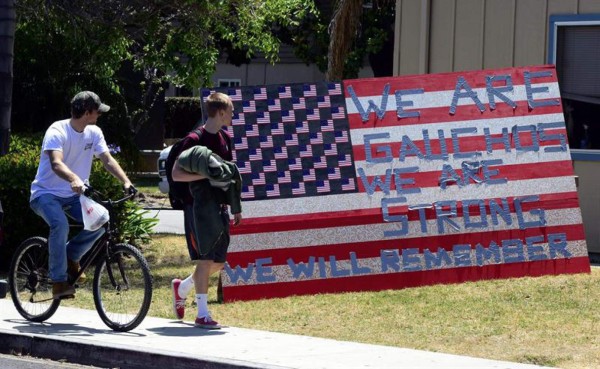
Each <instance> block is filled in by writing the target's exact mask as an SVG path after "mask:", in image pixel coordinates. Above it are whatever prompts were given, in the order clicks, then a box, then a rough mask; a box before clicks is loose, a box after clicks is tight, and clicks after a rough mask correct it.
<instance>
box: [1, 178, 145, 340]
mask: <svg viewBox="0 0 600 369" xmlns="http://www.w3.org/2000/svg"><path fill="white" fill-rule="evenodd" d="M85 194H86V195H88V196H90V197H91V198H93V199H94V200H96V201H97V202H98V203H100V204H101V205H103V206H104V207H106V208H107V209H108V211H109V214H110V220H109V221H108V222H106V223H105V224H104V225H103V227H104V230H105V232H104V234H103V235H102V236H101V237H100V238H99V239H98V240H97V241H96V242H94V245H93V246H92V247H91V248H90V250H89V251H88V252H87V253H86V254H85V255H84V257H83V258H82V260H81V261H80V271H79V273H78V274H77V275H75V276H70V277H69V284H70V285H72V286H77V285H76V281H77V280H78V279H79V277H80V276H81V275H82V274H83V273H84V272H85V271H86V270H87V269H88V268H89V267H90V266H91V265H92V264H96V269H95V272H94V277H93V280H92V291H93V296H94V305H95V307H96V310H97V311H98V314H99V315H100V318H101V319H102V321H103V322H104V324H106V325H107V326H108V327H109V328H111V329H113V330H115V331H119V332H127V331H130V330H132V329H134V328H136V327H137V326H138V325H139V324H140V323H141V322H142V320H144V318H145V317H146V314H147V313H148V309H149V308H150V302H151V301H152V276H151V275H150V269H149V267H148V262H147V261H146V259H145V258H144V256H143V255H142V254H141V253H140V251H139V250H138V249H137V248H135V247H134V246H132V245H130V244H127V243H117V238H118V237H117V236H118V234H119V230H118V229H117V227H116V224H115V221H114V219H115V216H114V208H115V206H117V205H119V204H121V203H123V202H125V201H127V200H129V199H131V198H133V197H134V196H135V194H136V191H135V189H134V191H132V193H130V194H128V195H126V196H125V197H123V198H121V199H119V200H116V201H113V200H110V199H108V200H101V196H102V194H101V193H99V192H98V191H95V190H93V189H92V188H91V187H88V188H87V189H86V191H85ZM48 270H49V268H48V241H47V240H46V238H44V237H31V238H28V239H27V240H25V241H24V242H23V243H22V244H21V245H20V246H19V247H18V249H17V250H16V251H15V254H14V256H13V258H12V262H11V264H10V272H9V273H10V274H9V285H10V294H11V297H12V301H13V303H14V305H15V307H16V308H17V310H18V312H19V314H21V316H23V317H24V318H25V319H27V320H29V321H33V322H43V321H45V320H47V319H49V318H50V317H51V316H52V315H53V314H54V313H55V312H56V310H57V309H58V306H59V305H60V302H61V300H60V299H53V297H52V282H51V281H50V278H49V275H48Z"/></svg>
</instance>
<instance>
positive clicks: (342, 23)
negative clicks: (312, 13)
mask: <svg viewBox="0 0 600 369" xmlns="http://www.w3.org/2000/svg"><path fill="white" fill-rule="evenodd" d="M362 6H363V1H362V0H338V1H337V3H336V7H335V11H334V13H333V17H332V18H331V22H330V23H329V29H330V32H331V34H330V38H329V40H330V41H329V50H328V52H327V58H328V64H327V74H326V78H327V79H328V80H330V81H333V80H340V79H342V78H343V77H344V64H345V63H346V57H347V56H348V52H349V51H350V47H351V46H352V43H353V42H354V39H355V38H356V33H357V30H358V25H359V23H360V17H361V15H362Z"/></svg>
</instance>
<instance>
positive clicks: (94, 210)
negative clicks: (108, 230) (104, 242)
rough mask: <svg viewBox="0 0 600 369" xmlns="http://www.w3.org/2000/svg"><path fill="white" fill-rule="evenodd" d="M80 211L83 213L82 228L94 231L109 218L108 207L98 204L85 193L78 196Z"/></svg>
mask: <svg viewBox="0 0 600 369" xmlns="http://www.w3.org/2000/svg"><path fill="white" fill-rule="evenodd" d="M79 202H80V203H81V213H82V215H83V229H85V230H88V231H95V230H97V229H99V228H100V227H102V225H104V223H106V222H108V220H109V219H110V217H109V215H108V209H106V208H105V207H104V206H102V205H100V204H98V203H97V202H96V201H94V200H92V199H90V198H89V197H87V196H85V195H81V196H79Z"/></svg>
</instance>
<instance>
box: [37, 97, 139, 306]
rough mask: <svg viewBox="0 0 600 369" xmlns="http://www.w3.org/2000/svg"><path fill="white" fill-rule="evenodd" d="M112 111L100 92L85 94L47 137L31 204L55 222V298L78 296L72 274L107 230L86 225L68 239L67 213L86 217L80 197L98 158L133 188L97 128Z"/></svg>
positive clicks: (51, 256)
mask: <svg viewBox="0 0 600 369" xmlns="http://www.w3.org/2000/svg"><path fill="white" fill-rule="evenodd" d="M109 110H110V107H109V106H108V105H106V104H103V103H102V102H101V101H100V98H99V97H98V95H96V94H95V93H93V92H91V91H83V92H80V93H78V94H77V95H75V97H73V99H72V100H71V118H70V119H64V120H60V121H57V122H54V123H52V125H51V126H50V127H49V128H48V130H47V131H46V134H45V135H44V140H43V142H42V153H41V155H40V164H39V166H38V170H37V174H36V175H35V179H34V181H33V183H32V184H31V196H30V200H29V203H30V206H31V209H33V211H34V212H35V213H36V214H37V215H39V216H40V217H42V218H43V219H44V221H45V222H46V223H47V224H48V226H50V235H49V236H48V248H49V260H48V264H49V268H50V270H49V275H50V279H51V280H52V294H53V297H54V299H61V298H70V297H73V295H74V294H75V288H74V287H73V286H71V285H70V284H69V283H68V277H69V275H71V276H74V275H76V274H77V273H78V272H79V260H80V259H81V257H82V256H83V255H84V254H85V253H86V252H87V251H88V250H89V249H90V248H91V247H92V245H93V244H94V241H96V240H97V239H98V238H99V237H100V236H102V233H104V228H100V229H98V230H96V231H87V230H85V229H84V230H82V231H81V232H80V233H79V234H78V235H76V236H75V237H74V238H72V239H71V240H70V241H68V242H67V237H68V235H69V221H68V219H67V216H66V214H65V213H66V212H68V213H69V215H70V216H71V217H73V218H74V219H75V220H76V221H79V222H82V221H83V218H82V213H81V205H80V203H79V196H80V195H81V194H82V193H83V191H84V181H86V180H88V179H89V177H90V172H91V170H92V160H93V158H94V156H96V157H98V158H99V159H100V161H102V164H103V165H104V168H105V169H106V170H107V171H108V172H109V173H111V174H112V175H113V176H115V177H116V178H117V179H119V180H120V181H121V182H122V183H123V187H124V188H125V190H126V191H130V190H134V188H133V186H132V185H131V181H130V180H129V178H127V175H126V174H125V172H124V171H123V169H121V166H120V165H119V163H118V162H117V161H116V160H115V159H114V158H113V157H112V156H111V154H110V152H109V149H108V146H107V145H106V141H105V140H104V134H103V133H102V130H101V129H100V128H99V127H98V126H96V121H97V119H98V117H99V116H100V114H102V113H106V112H107V111H109ZM83 277H84V276H83V275H82V276H81V277H80V280H81V279H83Z"/></svg>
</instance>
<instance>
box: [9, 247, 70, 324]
mask: <svg viewBox="0 0 600 369" xmlns="http://www.w3.org/2000/svg"><path fill="white" fill-rule="evenodd" d="M8 283H9V286H10V296H11V298H12V301H13V304H14V305H15V307H16V308H17V311H18V312H19V314H21V316H22V317H23V318H25V319H27V320H30V321H32V322H43V321H44V320H46V319H49V318H50V317H51V316H52V315H53V314H54V313H55V312H56V309H58V305H60V300H54V299H53V298H52V283H51V282H50V277H49V276H48V242H47V241H46V239H45V238H42V237H32V238H29V239H27V240H25V241H23V243H21V245H20V246H19V248H17V250H16V251H15V254H14V256H13V258H12V262H11V263H10V272H9V276H8Z"/></svg>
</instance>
